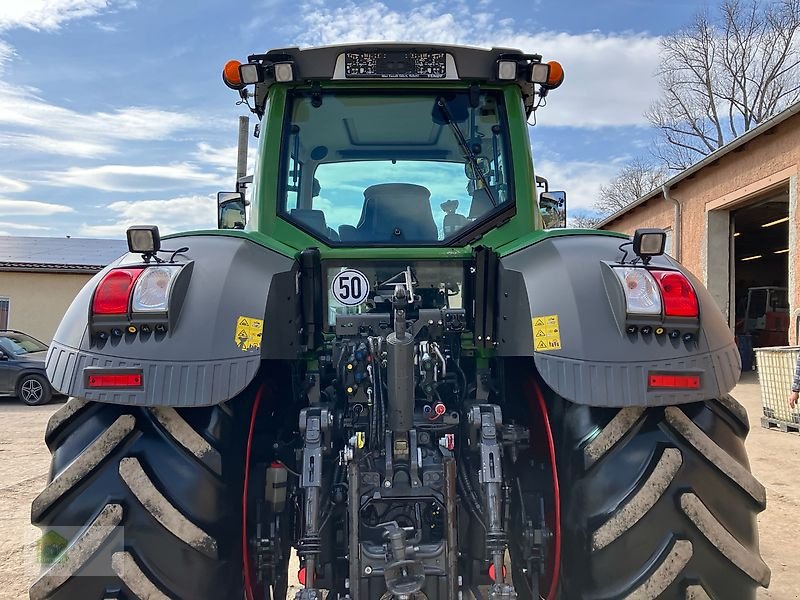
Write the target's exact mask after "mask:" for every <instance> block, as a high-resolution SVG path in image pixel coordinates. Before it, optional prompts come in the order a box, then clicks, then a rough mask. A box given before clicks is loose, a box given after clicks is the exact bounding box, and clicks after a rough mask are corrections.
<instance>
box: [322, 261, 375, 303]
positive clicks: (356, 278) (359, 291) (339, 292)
mask: <svg viewBox="0 0 800 600" xmlns="http://www.w3.org/2000/svg"><path fill="white" fill-rule="evenodd" d="M331 294H333V297H334V298H335V299H336V301H337V302H340V303H341V304H344V305H345V306H356V305H358V304H361V303H362V302H364V300H366V299H367V296H368V295H369V280H368V279H367V277H366V275H364V274H363V273H362V272H361V271H356V270H355V269H345V270H344V271H339V272H338V273H337V274H336V276H335V277H334V278H333V281H331Z"/></svg>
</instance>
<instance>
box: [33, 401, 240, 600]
mask: <svg viewBox="0 0 800 600" xmlns="http://www.w3.org/2000/svg"><path fill="white" fill-rule="evenodd" d="M245 404H246V403H245ZM229 411H230V409H229V408H227V407H225V406H214V407H206V408H192V409H177V410H176V409H172V408H166V407H159V408H139V407H131V406H118V405H110V404H99V403H93V402H86V401H85V400H81V399H75V398H73V399H71V400H70V401H69V402H68V403H66V404H65V405H64V406H63V407H61V408H60V409H59V410H58V411H56V412H55V413H54V414H53V416H52V418H51V419H50V422H49V423H48V427H47V433H46V436H45V442H46V443H47V445H48V447H49V448H50V450H51V452H52V455H53V458H52V465H51V477H50V482H49V483H48V485H47V487H46V488H45V489H44V491H43V492H42V493H41V494H39V496H38V497H37V498H36V499H35V500H34V501H33V505H32V507H31V520H32V522H33V524H34V525H37V526H38V527H39V528H40V529H41V530H42V533H43V540H44V541H45V542H46V543H45V544H44V545H43V547H44V549H45V554H46V555H47V556H46V557H45V558H44V562H45V563H47V562H49V561H48V560H47V557H48V556H49V559H50V560H52V559H53V558H55V556H56V555H59V552H61V551H62V550H63V551H64V552H63V553H62V554H60V555H59V556H58V558H57V559H56V560H55V562H52V564H51V565H50V566H49V568H47V570H46V571H44V572H43V574H42V575H41V576H40V577H39V579H37V580H36V581H35V582H34V583H33V585H32V586H31V589H30V597H31V599H32V600H38V599H42V598H86V599H94V598H128V599H133V598H148V599H155V598H167V597H169V598H192V599H193V600H194V599H199V600H202V599H206V598H208V599H209V600H210V599H217V598H241V597H242V561H241V546H242V539H241V505H242V466H241V465H242V462H243V460H242V459H243V456H244V450H243V449H242V448H241V440H242V438H243V437H244V436H243V435H242V433H241V431H238V429H239V426H240V424H239V423H237V421H238V417H236V416H235V415H234V414H233V413H231V412H229ZM84 575H92V576H84Z"/></svg>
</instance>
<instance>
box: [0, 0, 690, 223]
mask: <svg viewBox="0 0 800 600" xmlns="http://www.w3.org/2000/svg"><path fill="white" fill-rule="evenodd" d="M701 8H702V3H700V2H697V1H683V0H673V1H670V2H656V1H654V0H652V1H651V0H606V1H605V2H596V1H594V0H528V1H520V0H426V1H424V2H423V1H419V0H399V1H395V0H391V1H390V0H383V1H376V0H337V1H336V2H329V1H322V0H297V1H294V2H288V1H286V0H250V1H248V0H237V1H236V2H231V1H229V0H195V1H192V2H189V1H186V0H0V235H27V236H58V237H62V236H72V237H92V238H122V237H124V232H125V229H126V228H127V227H128V226H129V225H134V224H157V225H158V226H159V228H160V229H161V231H162V232H164V233H169V232H175V231H182V230H187V229H201V228H214V227H215V226H216V210H215V198H216V192H217V191H222V190H230V189H232V188H233V185H234V177H235V162H236V148H235V145H236V138H237V127H238V125H237V120H238V117H239V115H248V114H250V113H249V111H248V110H247V109H246V108H245V107H242V106H237V105H236V101H237V100H238V95H237V94H236V93H235V92H232V91H231V90H229V89H228V88H226V87H225V86H224V85H223V83H222V81H221V77H220V73H221V70H222V66H223V65H224V63H225V62H226V61H227V60H229V59H231V58H235V59H238V60H241V61H243V62H245V61H246V58H247V55H248V54H252V53H256V52H262V51H266V50H268V49H270V48H279V47H287V46H294V45H299V46H312V45H321V44H334V43H339V42H357V41H367V40H369V41H377V40H395V41H396V40H402V41H409V40H411V41H420V42H442V43H459V44H470V45H478V46H486V47H491V46H506V47H516V48H520V49H522V50H524V51H526V52H536V53H539V54H542V55H543V56H544V60H558V61H559V62H561V64H562V65H563V66H564V70H565V73H566V76H565V82H564V84H563V85H562V86H561V88H559V89H557V90H555V91H553V92H551V94H550V95H549V96H548V105H547V106H546V107H544V108H542V109H540V110H539V111H537V123H536V125H535V126H534V127H532V128H531V129H530V133H531V140H532V144H533V152H534V161H535V168H536V172H537V174H539V175H543V176H544V177H546V178H547V179H548V180H549V182H550V187H551V189H563V190H566V191H567V195H568V206H569V209H570V210H583V209H590V208H591V205H592V204H593V202H594V201H595V199H596V197H597V195H598V188H599V186H600V185H602V184H604V183H607V182H608V181H609V180H610V179H611V178H612V177H613V176H614V174H615V173H616V172H617V171H618V170H619V168H620V167H621V166H622V165H623V164H625V162H627V161H628V160H630V159H632V158H633V157H635V156H637V155H644V154H646V153H647V151H648V147H649V145H650V143H651V140H652V137H653V133H652V130H651V129H650V128H649V126H648V124H647V122H646V120H645V119H644V117H643V113H644V112H645V111H646V110H647V108H648V106H649V105H650V103H651V102H653V101H654V100H655V99H656V98H657V97H658V94H659V90H658V85H657V82H656V80H655V77H654V72H655V70H656V68H657V66H658V56H659V39H660V36H663V35H665V34H669V33H671V32H673V31H675V30H676V29H678V28H680V27H681V26H683V25H685V24H686V23H687V22H688V21H689V20H690V19H691V17H692V16H693V15H694V14H695V12H696V11H697V10H699V9H701ZM251 117H252V118H253V119H254V118H255V117H254V116H253V115H251ZM251 128H252V122H251ZM251 145H252V138H251ZM251 165H252V162H251Z"/></svg>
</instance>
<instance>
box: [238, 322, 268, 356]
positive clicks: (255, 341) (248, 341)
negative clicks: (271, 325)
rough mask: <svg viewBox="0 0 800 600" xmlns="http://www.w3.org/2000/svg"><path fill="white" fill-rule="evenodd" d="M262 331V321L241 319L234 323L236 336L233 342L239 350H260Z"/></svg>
mask: <svg viewBox="0 0 800 600" xmlns="http://www.w3.org/2000/svg"><path fill="white" fill-rule="evenodd" d="M263 330H264V321H263V319H253V318H252V317H242V316H240V317H239V319H238V320H237V321H236V334H235V335H234V341H235V342H236V346H237V347H238V348H239V350H241V351H243V352H247V351H248V350H259V349H260V348H261V333H262V332H263Z"/></svg>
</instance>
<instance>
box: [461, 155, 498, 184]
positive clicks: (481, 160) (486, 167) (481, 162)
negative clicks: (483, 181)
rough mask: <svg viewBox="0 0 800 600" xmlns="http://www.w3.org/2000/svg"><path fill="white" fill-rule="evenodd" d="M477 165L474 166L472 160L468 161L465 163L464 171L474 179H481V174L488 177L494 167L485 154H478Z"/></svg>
mask: <svg viewBox="0 0 800 600" xmlns="http://www.w3.org/2000/svg"><path fill="white" fill-rule="evenodd" d="M475 167H477V170H479V171H480V174H478V172H477V171H476V169H475ZM475 167H473V165H472V163H471V162H468V163H466V164H465V165H464V173H465V174H466V175H467V177H468V178H469V179H470V180H472V181H476V180H478V179H480V178H481V175H483V176H484V177H487V176H488V175H489V171H490V170H491V168H492V165H491V163H490V162H489V159H488V158H486V157H485V156H476V157H475Z"/></svg>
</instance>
